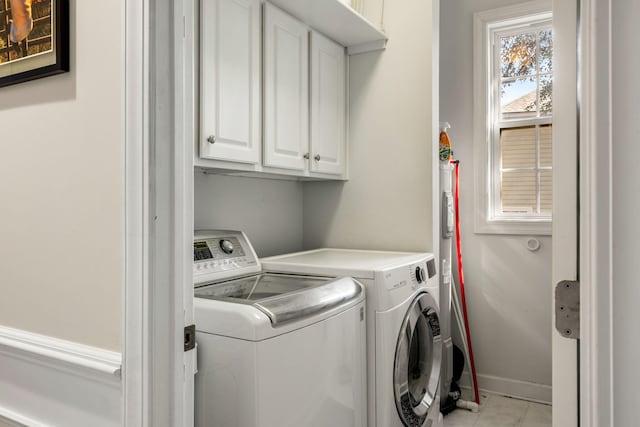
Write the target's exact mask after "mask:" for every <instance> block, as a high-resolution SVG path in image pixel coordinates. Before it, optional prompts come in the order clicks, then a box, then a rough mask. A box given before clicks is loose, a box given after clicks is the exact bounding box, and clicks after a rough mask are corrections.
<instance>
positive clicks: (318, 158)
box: [314, 154, 320, 162]
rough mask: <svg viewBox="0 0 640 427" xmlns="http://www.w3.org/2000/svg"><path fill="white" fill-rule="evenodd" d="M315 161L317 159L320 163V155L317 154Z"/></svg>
mask: <svg viewBox="0 0 640 427" xmlns="http://www.w3.org/2000/svg"><path fill="white" fill-rule="evenodd" d="M314 159H316V162H319V161H320V154H316V156H315V157H314Z"/></svg>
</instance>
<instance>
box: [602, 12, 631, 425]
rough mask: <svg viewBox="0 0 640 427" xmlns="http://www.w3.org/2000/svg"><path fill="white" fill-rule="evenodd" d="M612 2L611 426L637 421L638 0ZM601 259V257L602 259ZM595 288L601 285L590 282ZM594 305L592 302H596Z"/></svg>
mask: <svg viewBox="0 0 640 427" xmlns="http://www.w3.org/2000/svg"><path fill="white" fill-rule="evenodd" d="M610 4H611V5H612V10H611V17H612V24H611V28H612V44H611V46H612V55H613V56H612V60H611V61H612V64H613V68H612V74H611V78H612V83H613V85H612V119H613V122H612V129H613V135H612V138H611V140H612V141H613V143H612V146H613V150H612V153H611V159H612V162H613V164H612V167H613V169H612V172H613V176H612V184H613V185H612V189H613V209H612V223H613V230H612V231H613V242H612V244H613V254H612V263H613V265H612V270H611V271H612V272H613V287H612V289H613V292H612V306H613V308H612V313H613V402H614V408H613V409H614V410H613V413H614V419H615V425H616V426H631V425H637V424H638V408H637V399H636V398H635V394H634V393H635V391H636V390H637V388H638V384H639V383H640V371H638V368H637V366H638V360H640V345H639V344H638V342H639V337H640V333H639V332H638V324H640V314H639V313H640V311H639V310H638V301H640V286H638V269H637V268H638V258H639V254H640V250H638V236H640V223H639V222H638V212H639V211H640V169H639V168H638V159H639V158H640V145H639V144H638V142H639V141H640V122H639V121H638V117H639V116H640V104H639V103H638V99H639V96H640V82H639V81H638V77H637V72H638V69H640V58H639V57H638V55H635V54H630V53H631V52H635V49H636V48H635V43H636V42H635V41H636V40H637V38H638V22H637V21H638V17H640V4H638V2H631V1H627V2H615V1H612V2H611V3H610ZM602 262H606V260H602ZM594 285H595V286H600V285H603V286H604V285H605V284H604V283H602V284H599V283H594ZM596 307H597V302H596Z"/></svg>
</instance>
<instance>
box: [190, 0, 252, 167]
mask: <svg viewBox="0 0 640 427" xmlns="http://www.w3.org/2000/svg"><path fill="white" fill-rule="evenodd" d="M200 34H201V36H202V37H201V45H200V58H201V71H200V86H201V90H202V91H201V93H202V96H201V98H200V105H201V111H200V114H201V120H200V129H201V131H200V137H199V140H200V157H203V158H208V159H218V160H230V161H238V162H245V163H260V153H261V126H260V125H261V122H260V119H261V117H260V114H261V113H260V105H261V104H260V96H261V87H260V83H261V75H260V52H261V20H260V0H203V1H202V2H201V14H200Z"/></svg>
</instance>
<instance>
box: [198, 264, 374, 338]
mask: <svg viewBox="0 0 640 427" xmlns="http://www.w3.org/2000/svg"><path fill="white" fill-rule="evenodd" d="M362 292H363V289H362V285H360V284H359V283H357V282H356V281H354V280H353V279H351V278H350V277H341V278H337V279H333V278H326V277H308V276H295V275H284V274H270V273H263V274H258V275H254V276H249V277H243V278H239V279H233V280H228V281H225V282H220V283H215V284H211V285H208V286H202V287H199V288H196V290H195V297H196V298H204V299H212V300H218V301H226V302H230V303H237V304H248V305H252V306H254V307H255V308H257V309H258V310H260V311H262V312H263V313H264V314H266V315H267V316H268V317H269V319H270V320H271V324H272V325H273V326H277V325H280V324H283V323H285V322H288V321H293V320H298V319H302V318H304V317H308V316H311V315H314V314H318V313H321V312H324V311H328V310H331V309H333V308H336V307H338V306H340V305H343V304H348V303H349V302H351V301H353V300H355V299H358V298H359V297H360V296H361V294H362Z"/></svg>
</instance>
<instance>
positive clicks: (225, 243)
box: [220, 239, 233, 254]
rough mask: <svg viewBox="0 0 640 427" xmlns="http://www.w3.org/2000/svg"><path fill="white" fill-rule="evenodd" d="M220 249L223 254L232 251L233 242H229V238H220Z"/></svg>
mask: <svg viewBox="0 0 640 427" xmlns="http://www.w3.org/2000/svg"><path fill="white" fill-rule="evenodd" d="M220 249H222V252H224V253H225V254H232V253H233V243H231V242H230V241H229V240H224V239H222V240H220Z"/></svg>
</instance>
